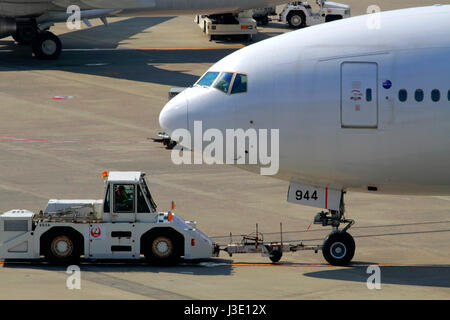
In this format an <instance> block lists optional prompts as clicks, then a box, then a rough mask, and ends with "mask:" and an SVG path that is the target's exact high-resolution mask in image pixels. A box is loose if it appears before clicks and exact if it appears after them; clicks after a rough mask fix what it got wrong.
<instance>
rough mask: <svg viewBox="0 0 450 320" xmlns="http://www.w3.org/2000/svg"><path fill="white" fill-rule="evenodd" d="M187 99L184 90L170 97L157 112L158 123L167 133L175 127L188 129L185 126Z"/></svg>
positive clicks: (170, 132)
mask: <svg viewBox="0 0 450 320" xmlns="http://www.w3.org/2000/svg"><path fill="white" fill-rule="evenodd" d="M187 112H188V110H187V99H186V96H185V94H184V92H181V93H180V94H178V95H177V96H176V97H174V98H172V99H171V100H170V101H169V102H168V103H167V104H166V105H165V106H164V108H163V109H162V110H161V113H160V114H159V125H160V126H161V128H162V129H163V130H164V132H166V133H167V134H168V135H171V134H172V132H173V131H175V130H176V129H186V130H187V129H188V127H187V121H188V118H187Z"/></svg>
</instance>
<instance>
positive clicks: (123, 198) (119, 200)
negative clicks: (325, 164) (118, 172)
mask: <svg viewBox="0 0 450 320" xmlns="http://www.w3.org/2000/svg"><path fill="white" fill-rule="evenodd" d="M114 212H118V213H120V212H124V213H125V212H128V213H129V212H134V185H132V184H115V185H114Z"/></svg>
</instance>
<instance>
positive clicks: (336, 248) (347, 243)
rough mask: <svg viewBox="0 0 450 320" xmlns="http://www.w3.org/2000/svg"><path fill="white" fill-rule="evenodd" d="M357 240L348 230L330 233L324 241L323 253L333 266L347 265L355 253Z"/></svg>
mask: <svg viewBox="0 0 450 320" xmlns="http://www.w3.org/2000/svg"><path fill="white" fill-rule="evenodd" d="M355 248H356V246H355V240H354V239H353V237H352V236H351V235H350V234H349V233H347V232H340V231H339V232H333V233H330V234H329V235H328V236H327V237H326V238H325V241H324V243H323V247H322V254H323V257H324V258H325V260H327V262H328V263H329V264H331V265H333V266H345V265H348V264H349V263H350V261H352V259H353V256H354V255H355Z"/></svg>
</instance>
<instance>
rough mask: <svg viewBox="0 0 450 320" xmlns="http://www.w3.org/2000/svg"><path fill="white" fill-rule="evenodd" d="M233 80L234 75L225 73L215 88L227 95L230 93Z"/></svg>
mask: <svg viewBox="0 0 450 320" xmlns="http://www.w3.org/2000/svg"><path fill="white" fill-rule="evenodd" d="M232 79H233V73H229V72H224V73H222V74H221V75H220V77H219V79H218V80H217V81H216V84H215V85H214V88H216V89H219V90H220V91H223V92H225V93H228V89H229V88H230V83H231V80H232Z"/></svg>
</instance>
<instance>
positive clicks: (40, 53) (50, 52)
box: [32, 31, 62, 60]
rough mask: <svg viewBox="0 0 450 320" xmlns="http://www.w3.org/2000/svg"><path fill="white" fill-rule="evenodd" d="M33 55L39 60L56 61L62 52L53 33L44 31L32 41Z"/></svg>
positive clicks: (59, 41)
mask: <svg viewBox="0 0 450 320" xmlns="http://www.w3.org/2000/svg"><path fill="white" fill-rule="evenodd" d="M32 48H33V53H34V55H35V57H36V58H38V59H40V60H56V59H58V57H59V55H60V54H61V51H62V44H61V40H59V38H58V37H57V36H55V35H54V34H53V33H51V32H49V31H45V32H42V33H40V34H39V35H38V36H37V37H36V39H34V41H33V44H32Z"/></svg>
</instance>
